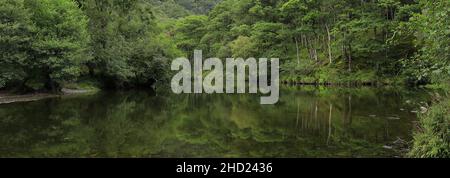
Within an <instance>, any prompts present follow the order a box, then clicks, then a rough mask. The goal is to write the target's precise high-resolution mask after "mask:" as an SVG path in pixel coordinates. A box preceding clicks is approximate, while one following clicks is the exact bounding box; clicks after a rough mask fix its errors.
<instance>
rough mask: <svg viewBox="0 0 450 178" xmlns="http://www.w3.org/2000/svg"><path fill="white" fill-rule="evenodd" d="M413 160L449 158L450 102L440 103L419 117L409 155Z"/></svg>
mask: <svg viewBox="0 0 450 178" xmlns="http://www.w3.org/2000/svg"><path fill="white" fill-rule="evenodd" d="M409 156H410V157H415V158H450V101H449V100H446V101H442V102H441V103H438V104H436V105H434V106H432V107H431V108H430V110H429V111H428V112H427V113H425V114H422V115H421V116H420V129H419V130H418V131H417V133H416V134H415V135H414V145H413V147H412V150H411V151H410V153H409Z"/></svg>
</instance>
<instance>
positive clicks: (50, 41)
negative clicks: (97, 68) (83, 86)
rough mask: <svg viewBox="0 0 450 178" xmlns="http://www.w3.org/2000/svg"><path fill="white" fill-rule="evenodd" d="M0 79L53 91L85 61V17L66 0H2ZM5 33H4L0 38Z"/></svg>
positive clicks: (78, 72) (86, 40)
mask: <svg viewBox="0 0 450 178" xmlns="http://www.w3.org/2000/svg"><path fill="white" fill-rule="evenodd" d="M0 3H1V4H2V6H1V11H2V18H1V21H2V25H1V33H2V41H1V43H2V44H1V46H2V47H1V52H2V55H4V57H2V60H1V63H2V64H4V66H5V67H2V69H1V73H2V76H1V77H0V78H1V79H0V80H1V81H2V82H0V83H1V84H2V85H0V87H2V86H4V85H5V84H6V83H7V82H10V81H15V83H19V84H16V85H18V86H19V87H22V88H24V87H25V88H31V89H35V90H38V89H48V90H51V91H55V92H56V91H59V89H60V88H61V85H62V84H64V83H65V82H69V81H73V80H74V79H76V77H78V76H79V75H80V73H81V66H82V65H81V64H82V62H84V61H86V60H88V59H89V58H88V57H87V52H86V47H87V43H88V40H89V36H88V33H87V18H86V17H85V16H84V14H83V13H82V11H81V10H80V9H78V6H77V4H76V3H75V2H74V1H71V0H61V1H59V0H42V1H33V0H23V1H10V0H2V1H1V2H0ZM3 35H5V38H3Z"/></svg>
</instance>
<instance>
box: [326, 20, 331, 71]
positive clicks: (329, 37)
mask: <svg viewBox="0 0 450 178" xmlns="http://www.w3.org/2000/svg"><path fill="white" fill-rule="evenodd" d="M325 27H326V29H327V34H328V59H329V60H330V65H331V64H332V63H333V55H332V53H331V34H330V28H329V27H328V24H325Z"/></svg>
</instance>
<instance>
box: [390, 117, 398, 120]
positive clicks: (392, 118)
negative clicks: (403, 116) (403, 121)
mask: <svg viewBox="0 0 450 178" xmlns="http://www.w3.org/2000/svg"><path fill="white" fill-rule="evenodd" d="M387 118H388V119H389V120H400V117H387Z"/></svg>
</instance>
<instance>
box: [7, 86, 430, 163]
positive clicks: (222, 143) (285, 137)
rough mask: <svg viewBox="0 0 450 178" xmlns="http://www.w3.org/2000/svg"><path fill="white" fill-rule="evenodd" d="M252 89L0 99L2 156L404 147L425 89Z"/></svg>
mask: <svg viewBox="0 0 450 178" xmlns="http://www.w3.org/2000/svg"><path fill="white" fill-rule="evenodd" d="M280 93H281V96H280V102H279V103H278V104H276V105H260V104H259V99H260V97H259V96H257V95H251V94H243V95H238V94H235V95H219V94H214V95H207V94H204V95H174V94H169V93H166V92H162V93H159V92H158V93H155V92H147V91H122V92H99V93H96V94H88V95H77V96H63V97H56V98H48V99H43V100H39V101H33V102H22V103H11V104H2V105H0V145H2V146H1V147H0V157H158V158H167V157H169V158H170V157H176V158H183V157H195V158H197V157H199V158H203V157H226V158H229V157H231V158H233V157H248V158H260V157H281V158H283V157H289V158H298V157H300V158H303V157H401V156H402V155H403V154H404V152H405V151H407V145H408V143H409V142H410V141H411V140H412V133H413V129H414V128H415V123H416V121H417V117H416V115H417V114H416V112H420V110H419V108H420V106H423V105H426V103H427V102H428V101H429V99H430V94H429V92H427V91H423V90H404V89H394V88H391V89H388V88H383V89H380V88H316V87H286V86H284V87H282V89H281V92H280Z"/></svg>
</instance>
